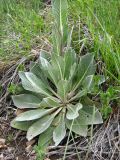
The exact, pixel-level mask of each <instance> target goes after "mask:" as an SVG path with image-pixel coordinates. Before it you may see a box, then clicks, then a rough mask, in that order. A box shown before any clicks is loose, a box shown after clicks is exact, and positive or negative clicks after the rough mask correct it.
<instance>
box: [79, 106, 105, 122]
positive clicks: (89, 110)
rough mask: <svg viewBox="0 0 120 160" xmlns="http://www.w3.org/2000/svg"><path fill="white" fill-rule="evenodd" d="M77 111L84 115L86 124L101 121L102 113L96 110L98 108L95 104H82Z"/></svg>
mask: <svg viewBox="0 0 120 160" xmlns="http://www.w3.org/2000/svg"><path fill="white" fill-rule="evenodd" d="M79 113H80V114H85V115H86V121H87V122H88V124H101V123H103V120H102V115H101V113H100V112H99V111H98V109H96V108H95V106H84V107H83V109H82V110H81V111H80V112H79Z"/></svg>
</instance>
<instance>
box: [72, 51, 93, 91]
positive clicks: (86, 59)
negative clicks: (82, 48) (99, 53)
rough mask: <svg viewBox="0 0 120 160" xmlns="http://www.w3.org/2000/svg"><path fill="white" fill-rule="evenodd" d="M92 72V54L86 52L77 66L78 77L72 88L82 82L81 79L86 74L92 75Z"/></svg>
mask: <svg viewBox="0 0 120 160" xmlns="http://www.w3.org/2000/svg"><path fill="white" fill-rule="evenodd" d="M94 73H95V65H94V56H93V54H91V53H89V54H86V55H85V56H82V57H81V59H80V63H79V67H78V73H77V77H78V78H77V83H76V86H75V89H74V90H76V89H77V88H78V87H79V85H80V84H81V83H82V82H83V80H84V79H85V78H86V77H87V76H89V75H93V74H94Z"/></svg>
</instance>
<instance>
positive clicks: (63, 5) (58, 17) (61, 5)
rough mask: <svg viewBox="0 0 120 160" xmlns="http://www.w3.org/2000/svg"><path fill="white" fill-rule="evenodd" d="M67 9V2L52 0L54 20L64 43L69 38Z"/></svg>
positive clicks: (65, 0)
mask: <svg viewBox="0 0 120 160" xmlns="http://www.w3.org/2000/svg"><path fill="white" fill-rule="evenodd" d="M67 9H68V4H67V0H64V1H63V0H52V10H53V16H54V20H55V23H56V26H57V28H58V30H59V32H60V34H61V36H62V37H63V41H64V42H65V41H66V37H67Z"/></svg>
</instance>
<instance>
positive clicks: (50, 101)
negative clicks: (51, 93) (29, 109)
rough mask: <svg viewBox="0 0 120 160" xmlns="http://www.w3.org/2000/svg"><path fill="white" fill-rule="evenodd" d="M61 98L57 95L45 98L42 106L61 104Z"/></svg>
mask: <svg viewBox="0 0 120 160" xmlns="http://www.w3.org/2000/svg"><path fill="white" fill-rule="evenodd" d="M59 102H60V101H59V100H58V99H57V98H55V97H47V98H43V100H42V102H41V106H43V107H50V108H51V107H58V106H59Z"/></svg>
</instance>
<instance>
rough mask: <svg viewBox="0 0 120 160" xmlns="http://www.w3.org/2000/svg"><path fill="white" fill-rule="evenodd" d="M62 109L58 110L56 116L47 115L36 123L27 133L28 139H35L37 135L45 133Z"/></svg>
mask: <svg viewBox="0 0 120 160" xmlns="http://www.w3.org/2000/svg"><path fill="white" fill-rule="evenodd" d="M59 111H60V109H58V110H57V111H56V112H55V113H54V114H51V115H47V116H45V117H43V118H41V119H39V120H38V121H37V122H35V123H34V124H33V125H32V126H31V127H30V128H29V129H28V132H27V139H28V140H31V139H33V138H34V137H36V136H37V135H39V134H41V133H43V132H44V131H45V130H47V129H48V128H49V127H50V125H51V123H52V121H53V119H54V117H55V116H56V114H57V113H59Z"/></svg>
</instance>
